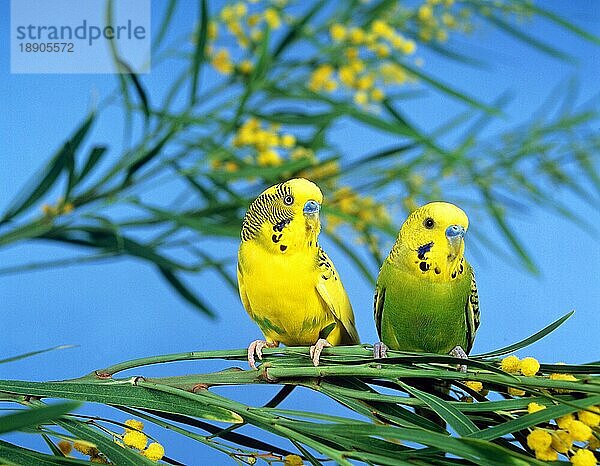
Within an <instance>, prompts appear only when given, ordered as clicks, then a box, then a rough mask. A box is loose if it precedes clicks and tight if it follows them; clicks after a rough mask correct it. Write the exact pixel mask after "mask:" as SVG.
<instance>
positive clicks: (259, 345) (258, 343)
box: [248, 340, 279, 370]
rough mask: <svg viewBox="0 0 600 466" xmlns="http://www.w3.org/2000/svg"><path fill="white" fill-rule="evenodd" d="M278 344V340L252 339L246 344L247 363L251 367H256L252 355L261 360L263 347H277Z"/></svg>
mask: <svg viewBox="0 0 600 466" xmlns="http://www.w3.org/2000/svg"><path fill="white" fill-rule="evenodd" d="M278 346H279V342H276V341H275V342H270V341H265V340H254V341H253V342H252V343H250V344H249V345H248V364H249V365H250V367H251V368H252V369H255V370H256V369H257V368H256V359H254V355H255V354H256V356H257V357H258V359H260V360H262V350H263V348H277V347H278Z"/></svg>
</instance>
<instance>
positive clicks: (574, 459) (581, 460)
mask: <svg viewBox="0 0 600 466" xmlns="http://www.w3.org/2000/svg"><path fill="white" fill-rule="evenodd" d="M570 461H571V463H572V464H573V465H574V466H596V465H597V464H598V463H597V461H596V457H595V456H594V454H593V453H592V452H591V451H589V450H584V449H583V448H580V449H579V450H577V451H576V452H575V454H574V455H573V456H571V458H570Z"/></svg>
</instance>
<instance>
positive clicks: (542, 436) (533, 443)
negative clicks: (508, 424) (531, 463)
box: [527, 429, 552, 451]
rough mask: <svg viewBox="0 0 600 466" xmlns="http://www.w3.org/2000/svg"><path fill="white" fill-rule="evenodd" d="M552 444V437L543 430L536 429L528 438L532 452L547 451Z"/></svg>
mask: <svg viewBox="0 0 600 466" xmlns="http://www.w3.org/2000/svg"><path fill="white" fill-rule="evenodd" d="M551 444H552V437H551V436H550V434H549V433H548V432H546V431H545V430H541V429H534V430H533V431H532V432H531V433H530V434H529V435H528V436H527V445H528V446H529V448H531V449H532V450H535V451H538V450H546V449H547V448H550V445H551Z"/></svg>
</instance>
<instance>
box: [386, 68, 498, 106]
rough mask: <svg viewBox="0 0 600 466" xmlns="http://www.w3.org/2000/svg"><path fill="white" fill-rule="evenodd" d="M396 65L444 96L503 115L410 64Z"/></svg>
mask: <svg viewBox="0 0 600 466" xmlns="http://www.w3.org/2000/svg"><path fill="white" fill-rule="evenodd" d="M396 63H397V64H398V65H399V66H401V67H402V68H405V69H406V70H408V71H409V72H410V73H411V74H414V75H415V76H417V77H418V78H419V79H422V80H423V81H424V82H426V83H428V84H431V85H432V86H433V87H435V88H436V89H437V90H439V91H441V92H443V93H444V94H448V95H449V96H451V97H454V98H456V99H458V100H461V101H463V102H464V103H466V104H469V105H470V106H472V107H474V108H478V109H480V110H483V111H484V112H486V113H490V114H492V115H496V116H500V115H501V112H500V111H499V110H498V109H497V108H494V107H490V106H489V105H486V104H484V103H482V102H479V101H478V100H477V99H475V98H473V97H471V96H469V95H467V94H464V93H462V92H460V91H457V90H456V89H454V88H452V87H450V86H449V85H448V84H444V83H443V82H441V81H439V80H437V79H435V78H433V77H431V76H429V75H428V74H426V73H424V72H423V71H421V70H420V69H419V68H418V67H415V66H412V65H409V64H408V63H404V62H403V63H400V62H396Z"/></svg>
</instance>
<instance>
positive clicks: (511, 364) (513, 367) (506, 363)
mask: <svg viewBox="0 0 600 466" xmlns="http://www.w3.org/2000/svg"><path fill="white" fill-rule="evenodd" d="M520 368H521V361H520V360H519V358H518V357H516V356H514V355H511V356H507V357H505V358H504V359H503V360H502V361H501V362H500V369H502V370H503V371H504V372H508V373H509V374H516V373H517V372H519V369H520Z"/></svg>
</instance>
